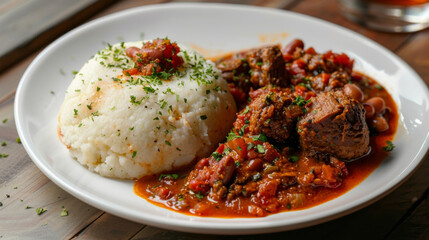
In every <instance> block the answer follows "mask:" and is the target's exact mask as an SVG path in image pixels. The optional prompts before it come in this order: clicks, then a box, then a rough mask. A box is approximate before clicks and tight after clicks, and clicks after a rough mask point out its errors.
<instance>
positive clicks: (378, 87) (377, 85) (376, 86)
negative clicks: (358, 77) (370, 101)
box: [374, 84, 383, 90]
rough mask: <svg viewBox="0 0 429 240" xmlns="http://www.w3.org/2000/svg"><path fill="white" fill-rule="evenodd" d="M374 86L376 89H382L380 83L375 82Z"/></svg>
mask: <svg viewBox="0 0 429 240" xmlns="http://www.w3.org/2000/svg"><path fill="white" fill-rule="evenodd" d="M374 87H375V88H377V89H378V90H383V87H382V86H381V85H380V84H375V85H374Z"/></svg>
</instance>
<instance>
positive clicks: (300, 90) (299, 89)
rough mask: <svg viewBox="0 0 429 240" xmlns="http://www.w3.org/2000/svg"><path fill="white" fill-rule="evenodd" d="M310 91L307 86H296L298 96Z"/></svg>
mask: <svg viewBox="0 0 429 240" xmlns="http://www.w3.org/2000/svg"><path fill="white" fill-rule="evenodd" d="M307 91H308V89H307V88H306V87H305V86H302V85H296V86H295V92H296V94H298V95H301V96H302V95H304V93H305V92H307Z"/></svg>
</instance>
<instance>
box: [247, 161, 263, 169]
mask: <svg viewBox="0 0 429 240" xmlns="http://www.w3.org/2000/svg"><path fill="white" fill-rule="evenodd" d="M261 168H262V160H261V159H259V158H256V159H252V160H250V162H249V163H248V164H247V170H249V171H259V170H261Z"/></svg>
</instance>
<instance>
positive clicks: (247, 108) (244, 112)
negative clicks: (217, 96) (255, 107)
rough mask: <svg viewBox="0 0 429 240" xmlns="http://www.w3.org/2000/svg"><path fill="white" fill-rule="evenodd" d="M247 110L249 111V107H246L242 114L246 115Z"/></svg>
mask: <svg viewBox="0 0 429 240" xmlns="http://www.w3.org/2000/svg"><path fill="white" fill-rule="evenodd" d="M249 110H250V108H249V106H246V109H245V110H244V111H243V114H246V113H248V112H249Z"/></svg>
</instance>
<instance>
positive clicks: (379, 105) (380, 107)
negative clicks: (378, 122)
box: [366, 97, 386, 113]
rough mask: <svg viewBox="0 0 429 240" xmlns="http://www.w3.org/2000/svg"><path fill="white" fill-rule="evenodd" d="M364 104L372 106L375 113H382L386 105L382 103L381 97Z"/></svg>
mask: <svg viewBox="0 0 429 240" xmlns="http://www.w3.org/2000/svg"><path fill="white" fill-rule="evenodd" d="M366 103H368V104H371V105H372V106H374V109H375V113H382V112H384V110H385V109H386V103H385V102H384V99H383V98H381V97H373V98H370V99H368V100H367V101H366Z"/></svg>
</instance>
